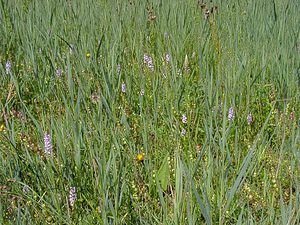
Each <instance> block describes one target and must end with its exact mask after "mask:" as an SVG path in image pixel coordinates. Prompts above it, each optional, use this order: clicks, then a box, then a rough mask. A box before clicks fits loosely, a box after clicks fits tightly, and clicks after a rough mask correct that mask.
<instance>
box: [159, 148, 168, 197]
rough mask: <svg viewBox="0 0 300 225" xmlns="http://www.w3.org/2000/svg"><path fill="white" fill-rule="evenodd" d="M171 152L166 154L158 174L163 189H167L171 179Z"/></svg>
mask: <svg viewBox="0 0 300 225" xmlns="http://www.w3.org/2000/svg"><path fill="white" fill-rule="evenodd" d="M168 158H169V153H168V154H167V155H166V156H165V158H164V160H163V162H162V165H161V166H160V168H159V170H158V174H157V178H158V180H159V182H160V186H161V188H162V190H163V191H166V190H167V187H168V183H169V179H170V169H169V164H168Z"/></svg>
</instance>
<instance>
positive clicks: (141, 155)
mask: <svg viewBox="0 0 300 225" xmlns="http://www.w3.org/2000/svg"><path fill="white" fill-rule="evenodd" d="M144 159H145V155H144V153H139V154H137V155H136V160H137V161H139V162H142V161H144Z"/></svg>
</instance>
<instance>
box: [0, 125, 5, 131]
mask: <svg viewBox="0 0 300 225" xmlns="http://www.w3.org/2000/svg"><path fill="white" fill-rule="evenodd" d="M2 131H4V124H2V125H1V126H0V132H2Z"/></svg>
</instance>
